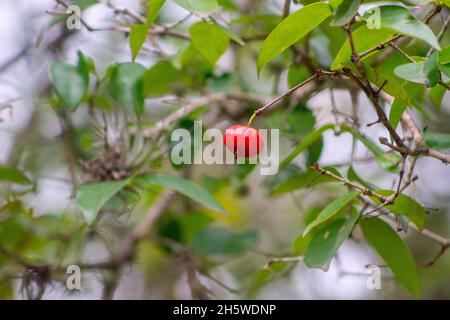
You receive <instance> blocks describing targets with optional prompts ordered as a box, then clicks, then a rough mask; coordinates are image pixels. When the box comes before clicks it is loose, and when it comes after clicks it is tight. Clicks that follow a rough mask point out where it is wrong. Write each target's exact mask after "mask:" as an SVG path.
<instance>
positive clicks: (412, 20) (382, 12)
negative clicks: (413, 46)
mask: <svg viewBox="0 0 450 320" xmlns="http://www.w3.org/2000/svg"><path fill="white" fill-rule="evenodd" d="M376 10H377V11H378V12H379V17H380V19H379V24H380V27H381V28H385V29H389V30H392V31H394V32H396V33H399V34H402V35H405V36H408V37H412V38H416V39H420V40H423V41H425V42H426V43H428V44H429V45H431V46H432V47H433V48H435V49H437V50H440V46H439V42H438V40H437V38H436V36H435V35H434V33H433V31H432V30H431V29H430V28H429V27H428V26H427V25H426V24H425V23H423V22H422V21H420V20H418V19H417V18H416V17H414V16H413V15H412V14H411V12H410V10H408V9H407V8H405V7H402V6H393V5H388V6H380V7H377V8H376ZM371 11H372V12H369V13H368V14H367V15H364V18H368V17H370V15H372V14H373V10H371ZM377 14H378V13H377Z"/></svg>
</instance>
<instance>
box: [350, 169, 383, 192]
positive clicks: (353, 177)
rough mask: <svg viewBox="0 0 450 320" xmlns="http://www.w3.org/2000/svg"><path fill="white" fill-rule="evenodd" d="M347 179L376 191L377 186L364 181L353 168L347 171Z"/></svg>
mask: <svg viewBox="0 0 450 320" xmlns="http://www.w3.org/2000/svg"><path fill="white" fill-rule="evenodd" d="M347 179H349V180H351V181H356V182H358V183H359V184H360V185H362V186H364V187H367V188H369V189H376V188H375V186H374V185H373V184H371V183H369V182H367V181H364V180H363V179H361V177H360V176H359V175H358V174H357V173H356V171H355V170H354V169H353V167H352V166H349V167H348V170H347Z"/></svg>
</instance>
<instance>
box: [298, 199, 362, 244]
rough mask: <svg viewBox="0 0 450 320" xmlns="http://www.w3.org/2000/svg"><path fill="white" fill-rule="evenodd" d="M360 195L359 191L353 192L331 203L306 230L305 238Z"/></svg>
mask: <svg viewBox="0 0 450 320" xmlns="http://www.w3.org/2000/svg"><path fill="white" fill-rule="evenodd" d="M360 194H361V192H359V191H352V192H349V193H347V194H345V195H343V196H342V197H340V198H338V199H336V200H334V201H333V202H331V203H330V204H329V205H327V206H326V207H325V208H324V209H323V210H322V211H321V212H320V213H319V215H318V216H317V218H316V219H315V220H314V221H313V222H311V223H310V224H309V225H308V226H307V227H306V228H305V231H304V232H303V236H305V235H307V234H308V233H309V232H310V231H311V230H312V229H314V228H316V227H317V226H319V225H321V224H322V223H324V222H326V221H328V220H330V219H331V218H333V217H334V215H335V214H336V213H338V212H339V210H341V209H342V208H343V207H345V206H346V205H348V204H349V203H350V202H351V201H353V200H354V199H356V198H357V197H358V196H359V195H360Z"/></svg>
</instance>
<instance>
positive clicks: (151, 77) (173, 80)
mask: <svg viewBox="0 0 450 320" xmlns="http://www.w3.org/2000/svg"><path fill="white" fill-rule="evenodd" d="M143 80H144V95H145V96H158V95H164V94H167V93H170V92H178V91H180V90H185V87H187V86H189V85H190V79H189V77H188V76H187V75H186V74H185V73H184V72H183V71H181V70H178V69H176V68H175V67H174V66H173V65H172V64H171V63H170V62H169V61H165V60H161V61H158V62H157V63H156V64H155V65H154V66H153V67H151V68H150V69H148V70H147V71H145V73H144V76H143Z"/></svg>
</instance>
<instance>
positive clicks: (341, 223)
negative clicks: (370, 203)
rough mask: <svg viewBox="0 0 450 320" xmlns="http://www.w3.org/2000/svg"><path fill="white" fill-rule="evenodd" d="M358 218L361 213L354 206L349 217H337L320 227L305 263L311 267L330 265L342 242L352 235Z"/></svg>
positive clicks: (313, 238)
mask: <svg viewBox="0 0 450 320" xmlns="http://www.w3.org/2000/svg"><path fill="white" fill-rule="evenodd" d="M358 219H359V214H358V212H357V211H356V210H355V209H354V208H353V209H352V215H351V217H350V218H349V219H337V220H334V221H331V222H330V223H327V224H325V225H323V226H322V227H320V228H319V229H318V230H317V231H316V232H315V233H314V235H313V237H312V239H311V241H310V243H309V246H308V248H307V249H306V252H305V264H306V265H307V266H308V267H310V268H323V267H326V266H328V264H329V263H330V261H331V259H332V258H333V257H334V256H335V255H336V252H337V250H338V249H339V247H340V246H341V244H342V243H343V242H344V241H345V240H346V239H347V238H348V237H349V236H350V233H351V232H352V230H353V228H354V226H355V224H356V221H358Z"/></svg>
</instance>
